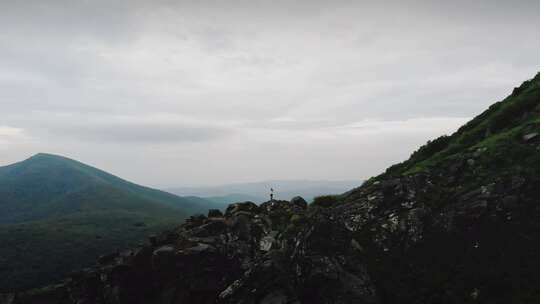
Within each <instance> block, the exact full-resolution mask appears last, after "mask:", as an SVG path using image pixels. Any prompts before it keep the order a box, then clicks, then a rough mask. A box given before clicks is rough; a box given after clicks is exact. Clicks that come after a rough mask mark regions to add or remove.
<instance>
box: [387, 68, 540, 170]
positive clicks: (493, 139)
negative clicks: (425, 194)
mask: <svg viewBox="0 0 540 304" xmlns="http://www.w3.org/2000/svg"><path fill="white" fill-rule="evenodd" d="M539 99H540V74H538V75H537V76H536V77H535V78H534V79H532V80H529V81H526V82H525V83H524V84H522V85H521V86H520V87H519V88H516V89H515V90H514V93H512V95H510V96H508V97H507V98H506V99H505V100H503V101H501V102H498V103H496V104H494V105H492V106H491V107H490V108H489V109H488V110H486V111H485V112H484V113H482V114H480V115H479V116H477V117H476V118H474V119H473V120H471V121H470V122H469V123H467V124H466V125H465V126H463V127H461V128H460V129H459V130H458V131H457V132H456V133H454V134H452V135H451V136H442V137H439V138H437V139H435V140H433V141H430V142H428V143H427V144H426V145H424V146H422V147H421V148H420V149H418V150H417V151H415V152H414V153H413V154H412V155H411V157H410V158H409V159H408V160H407V161H405V162H403V163H400V164H397V165H394V166H392V167H390V168H389V169H388V170H387V171H386V173H385V174H388V175H394V176H399V175H409V174H415V173H419V172H423V171H429V170H432V169H433V168H436V167H437V165H438V164H440V163H441V162H443V161H451V160H452V159H457V158H460V157H461V156H462V155H463V153H465V152H467V151H469V152H470V151H473V150H475V149H478V148H487V149H499V146H503V145H507V144H519V143H520V142H521V141H522V140H521V138H522V136H523V135H525V134H526V133H530V132H534V131H535V130H539V129H540V113H539V111H540V109H539V107H538V100H539Z"/></svg>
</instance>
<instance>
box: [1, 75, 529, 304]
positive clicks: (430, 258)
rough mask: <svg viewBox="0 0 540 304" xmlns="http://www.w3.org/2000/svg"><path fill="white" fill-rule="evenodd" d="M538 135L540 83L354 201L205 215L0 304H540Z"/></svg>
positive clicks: (372, 183)
mask: <svg viewBox="0 0 540 304" xmlns="http://www.w3.org/2000/svg"><path fill="white" fill-rule="evenodd" d="M539 134H540V74H539V75H538V76H536V78H534V79H532V80H530V81H527V82H525V83H524V84H523V85H522V86H520V87H519V88H516V89H515V90H514V92H513V93H512V95H510V96H509V97H508V98H507V99H505V100H504V101H502V102H500V103H497V104H495V105H494V106H492V107H491V108H490V109H488V110H487V111H486V112H484V113H482V114H481V115H480V116H478V117H477V118H475V119H474V120H472V121H471V122H469V123H468V124H467V125H465V126H463V127H462V128H461V129H460V130H458V131H457V132H456V133H455V134H453V135H452V136H448V137H441V138H439V139H436V140H434V141H433V142H430V143H428V144H427V145H426V146H423V147H421V148H420V149H419V150H418V151H416V152H415V153H413V155H412V156H411V159H409V160H408V161H406V162H404V163H401V164H398V165H396V166H393V167H391V168H389V169H388V170H387V171H386V172H385V173H384V174H381V175H380V176H377V177H374V178H372V179H370V180H369V181H367V182H365V183H364V184H363V185H362V186H360V187H359V188H356V189H353V190H351V191H349V192H347V193H344V194H343V195H339V196H327V197H323V198H320V199H318V200H316V201H315V202H314V203H313V204H310V205H309V206H308V205H307V203H306V202H305V201H304V200H303V199H301V198H295V199H293V200H291V201H290V202H288V201H269V202H266V203H263V204H262V205H260V206H257V205H256V204H253V203H250V202H244V203H237V204H233V205H231V206H229V207H228V208H227V210H226V212H225V213H224V214H221V213H220V212H219V211H215V210H213V211H210V212H209V214H208V216H193V217H191V218H190V219H189V220H187V221H186V222H185V223H184V224H183V225H182V226H180V227H178V228H177V229H175V230H172V231H168V232H164V233H163V234H160V235H158V236H155V237H152V238H150V240H149V243H148V244H146V245H143V246H141V247H140V248H137V249H134V250H131V251H127V252H123V253H117V254H113V255H110V256H104V257H101V258H100V263H101V265H100V266H99V267H96V268H93V269H89V270H86V271H84V272H81V273H79V274H76V275H73V276H71V278H69V279H67V280H66V281H65V282H63V283H62V284H60V285H57V286H51V287H48V288H45V289H41V290H36V291H32V292H27V293H21V294H16V295H15V294H12V295H5V296H4V298H3V302H2V301H0V303H2V304H4V303H54V304H63V303H78V304H82V303H103V304H105V303H107V304H119V303H134V304H137V303H167V304H169V303H170V304H176V303H195V304H196V303H246V304H247V303H250V304H251V303H264V304H270V303H272V304H277V303H283V304H285V303H501V304H502V303H538V302H540V290H539V289H538V286H540V275H539V273H540V258H539V256H540V246H539V245H538V244H540V204H539V201H540V193H539V191H538V189H540V136H539ZM0 299H2V298H0Z"/></svg>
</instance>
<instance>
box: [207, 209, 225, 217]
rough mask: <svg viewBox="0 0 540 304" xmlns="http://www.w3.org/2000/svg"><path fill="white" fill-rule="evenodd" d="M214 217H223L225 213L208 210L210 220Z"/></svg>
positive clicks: (217, 210)
mask: <svg viewBox="0 0 540 304" xmlns="http://www.w3.org/2000/svg"><path fill="white" fill-rule="evenodd" d="M212 217H223V213H222V212H221V210H219V209H210V210H208V218H212Z"/></svg>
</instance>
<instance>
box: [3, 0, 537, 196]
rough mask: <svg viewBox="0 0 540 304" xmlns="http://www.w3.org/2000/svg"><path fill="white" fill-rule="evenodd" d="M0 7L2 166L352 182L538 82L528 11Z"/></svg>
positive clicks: (219, 4) (175, 178)
mask: <svg viewBox="0 0 540 304" xmlns="http://www.w3.org/2000/svg"><path fill="white" fill-rule="evenodd" d="M471 2H472V1H464V0H458V1H452V2H445V1H385V3H384V4H374V1H369V2H368V1H253V0H252V1H63V0H59V1H47V3H45V1H0V27H1V28H2V31H1V32H0V109H1V111H2V115H1V118H0V165H5V164H9V163H12V162H15V161H20V160H22V159H24V158H27V157H29V156H31V155H33V154H35V153H38V152H49V153H56V154H61V155H65V156H68V157H71V158H74V159H77V160H80V161H83V162H85V163H88V164H91V165H94V166H96V167H99V168H101V169H104V170H107V171H109V172H112V173H114V174H117V175H119V176H121V177H123V178H127V179H130V180H132V181H135V182H138V183H142V184H146V185H153V186H158V187H175V186H187V185H199V184H220V183H224V184H225V183H233V182H249V181H260V180H271V179H310V180H351V179H358V180H361V179H364V178H367V177H369V176H372V175H375V174H378V173H380V172H381V171H383V170H384V169H385V168H386V167H387V166H389V165H391V164H393V163H396V162H399V161H402V160H404V159H405V158H407V157H408V155H410V153H411V152H412V151H414V150H415V149H416V148H417V147H418V146H419V145H421V144H423V143H424V142H426V141H427V140H428V139H431V138H434V137H437V136H439V135H442V134H445V133H446V134H448V133H451V132H453V131H454V130H456V129H457V128H458V127H459V126H460V125H462V124H463V123H465V122H466V121H467V120H469V119H470V118H472V117H473V116H475V115H477V114H479V113H480V112H482V111H483V110H485V109H486V108H487V107H488V106H489V105H490V104H492V103H494V102H496V101H499V100H501V99H503V98H504V97H505V96H507V95H508V94H509V93H510V92H511V89H512V88H513V87H514V86H517V85H519V84H520V83H521V82H522V81H524V80H526V79H529V78H531V77H533V76H534V75H535V74H536V73H537V72H538V71H540V57H539V56H538V54H540V40H539V39H538V33H537V31H538V29H539V28H540V18H538V11H540V2H538V1H534V0H528V1H525V0H522V1H519V0H518V1H511V2H510V1H497V0H491V1H489V0H479V1H474V3H471Z"/></svg>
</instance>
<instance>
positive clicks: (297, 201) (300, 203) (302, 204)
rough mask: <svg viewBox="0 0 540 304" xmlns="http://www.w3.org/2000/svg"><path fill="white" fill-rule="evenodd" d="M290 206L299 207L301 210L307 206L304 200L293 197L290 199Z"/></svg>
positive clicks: (299, 197)
mask: <svg viewBox="0 0 540 304" xmlns="http://www.w3.org/2000/svg"><path fill="white" fill-rule="evenodd" d="M291 204H293V205H295V206H297V207H300V208H302V209H306V208H307V206H308V203H307V202H306V200H305V199H304V198H303V197H301V196H295V197H293V198H292V199H291Z"/></svg>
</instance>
